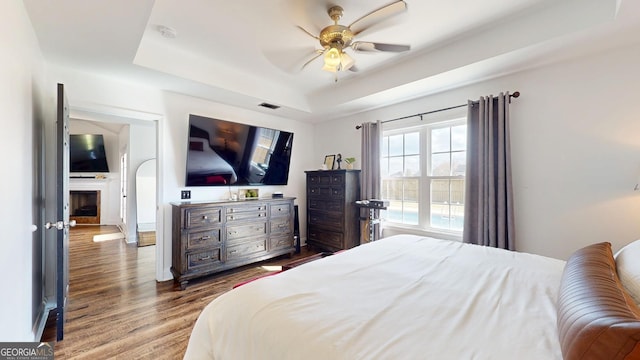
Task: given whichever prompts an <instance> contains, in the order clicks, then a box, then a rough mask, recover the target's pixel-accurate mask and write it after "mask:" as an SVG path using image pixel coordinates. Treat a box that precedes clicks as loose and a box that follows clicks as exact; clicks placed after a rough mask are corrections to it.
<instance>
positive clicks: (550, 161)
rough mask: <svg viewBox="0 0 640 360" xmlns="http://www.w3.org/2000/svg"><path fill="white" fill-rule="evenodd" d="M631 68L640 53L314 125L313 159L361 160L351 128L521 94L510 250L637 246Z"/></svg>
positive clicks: (552, 68) (637, 90)
mask: <svg viewBox="0 0 640 360" xmlns="http://www.w3.org/2000/svg"><path fill="white" fill-rule="evenodd" d="M638 64H640V45H637V46H634V47H631V48H624V49H617V50H615V51H609V52H607V53H600V54H594V55H593V56H589V57H584V58H580V59H576V60H572V61H568V62H564V63H559V64H554V65H549V66H546V67H543V68H539V69H533V70H529V71H524V72H521V73H517V74H514V75H510V76H506V77H502V78H499V79H494V80H490V81H485V82H482V83H478V84H474V85H471V86H466V87H463V88H460V89H456V90H452V91H447V92H443V93H440V94H437V95H433V96H429V97H425V98H422V99H419V100H414V101H411V102H407V103H404V104H399V105H395V106H392V107H388V108H384V109H378V110H375V111H371V112H367V113H363V114H359V115H357V116H353V117H349V118H348V119H337V120H334V121H331V122H327V123H322V124H318V125H317V126H316V129H315V130H314V133H315V134H316V136H317V138H318V139H326V140H327V141H318V142H316V147H315V149H314V153H315V156H314V158H315V159H316V160H317V161H320V159H321V158H324V155H325V154H333V153H338V152H340V153H342V154H343V156H344V155H352V154H354V155H355V156H356V157H357V158H358V159H360V158H361V156H360V141H359V138H360V133H359V131H356V130H354V126H355V125H356V124H359V123H362V122H364V121H375V120H378V119H380V120H385V119H392V118H396V117H400V116H406V115H411V114H415V113H421V112H425V111H430V110H434V109H438V108H443V107H448V106H453V105H458V104H464V103H466V101H467V99H474V100H477V99H478V98H479V97H480V96H481V95H489V94H497V93H499V92H501V91H511V92H513V91H516V90H519V91H520V92H521V93H522V96H521V97H520V98H518V99H515V100H513V102H512V104H511V119H512V120H511V125H512V128H511V135H512V140H511V146H512V161H513V164H514V166H513V185H514V196H515V207H516V209H515V213H516V214H515V215H516V248H517V250H519V251H527V252H533V253H537V254H542V255H547V256H553V257H558V258H563V259H566V258H567V257H568V256H569V255H570V254H571V253H572V252H573V251H574V250H575V249H577V248H579V247H581V246H584V245H587V244H590V243H594V242H600V241H609V242H611V243H612V244H613V247H614V249H618V248H620V247H621V246H623V245H624V244H627V243H629V242H631V241H633V240H634V239H636V238H640V218H639V214H640V192H634V191H632V189H633V186H634V185H635V183H636V182H637V179H638V176H639V175H640V121H639V116H640V115H639V114H640V109H639V106H638V101H637V96H638V94H640V70H638ZM440 115H442V116H445V115H446V114H445V113H441V114H440ZM440 115H439V116H440ZM394 124H397V123H394Z"/></svg>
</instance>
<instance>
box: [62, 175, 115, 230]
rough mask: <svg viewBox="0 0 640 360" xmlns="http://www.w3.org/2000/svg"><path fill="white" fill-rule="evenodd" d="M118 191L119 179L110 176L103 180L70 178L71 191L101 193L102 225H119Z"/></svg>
mask: <svg viewBox="0 0 640 360" xmlns="http://www.w3.org/2000/svg"><path fill="white" fill-rule="evenodd" d="M110 175H111V174H110ZM114 175H117V174H114ZM112 176H113V175H112ZM118 189H119V179H118V178H114V177H110V176H106V177H105V178H103V179H97V178H95V177H89V176H87V177H70V178H69V190H70V191H82V190H85V191H100V224H102V225H116V224H119V220H118V219H119V217H120V216H119V212H118V211H119V206H118V204H119V201H120V199H119V195H118Z"/></svg>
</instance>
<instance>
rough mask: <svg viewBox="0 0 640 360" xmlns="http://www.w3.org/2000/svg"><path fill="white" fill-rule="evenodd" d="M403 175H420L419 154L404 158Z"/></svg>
mask: <svg viewBox="0 0 640 360" xmlns="http://www.w3.org/2000/svg"><path fill="white" fill-rule="evenodd" d="M404 176H420V155H412V156H406V157H405V158H404Z"/></svg>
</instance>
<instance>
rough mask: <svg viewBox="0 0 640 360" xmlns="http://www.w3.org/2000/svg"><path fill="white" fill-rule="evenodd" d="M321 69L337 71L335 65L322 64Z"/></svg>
mask: <svg viewBox="0 0 640 360" xmlns="http://www.w3.org/2000/svg"><path fill="white" fill-rule="evenodd" d="M322 70H324V71H328V72H332V73H334V72H337V71H338V67H337V66H329V65H327V64H324V65H323V66H322Z"/></svg>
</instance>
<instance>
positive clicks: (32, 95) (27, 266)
mask: <svg viewBox="0 0 640 360" xmlns="http://www.w3.org/2000/svg"><path fill="white" fill-rule="evenodd" d="M0 14H2V21H0V43H2V51H0V79H2V81H3V84H4V85H3V86H2V87H1V88H0V109H2V116H0V126H1V127H2V129H4V130H3V131H0V151H1V152H2V153H3V154H5V155H6V156H4V157H3V161H2V162H3V164H2V168H3V170H2V171H3V176H0V192H1V198H2V202H3V206H0V227H1V228H2V240H1V241H0V274H4V278H5V280H6V281H5V284H4V288H5V289H4V290H3V291H2V293H1V295H0V319H1V320H0V341H33V340H34V333H33V329H32V325H33V320H34V319H33V315H32V300H33V295H32V290H33V283H32V281H33V278H32V277H38V276H40V275H39V274H34V273H33V271H32V264H33V261H34V259H35V257H34V256H33V255H34V254H33V250H34V246H33V241H35V238H34V235H33V234H32V232H31V229H30V227H31V224H32V223H33V220H34V219H33V216H32V206H33V205H34V204H37V203H38V201H39V200H40V199H35V198H32V194H33V191H32V189H33V180H32V179H33V175H34V169H33V167H32V164H33V163H34V152H33V148H34V147H36V148H37V146H34V144H33V141H34V133H33V128H34V121H35V120H34V116H38V114H36V113H34V109H38V108H39V107H40V104H39V102H40V101H42V99H41V98H40V96H41V95H40V91H41V86H42V83H43V72H42V71H43V64H42V55H41V54H40V50H39V48H38V45H37V42H36V38H35V35H34V32H33V30H32V28H31V23H30V21H29V18H28V16H27V14H26V12H25V9H24V5H23V4H22V2H17V1H2V2H0ZM36 111H39V110H36ZM36 138H37V137H36ZM38 234H39V233H38Z"/></svg>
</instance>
